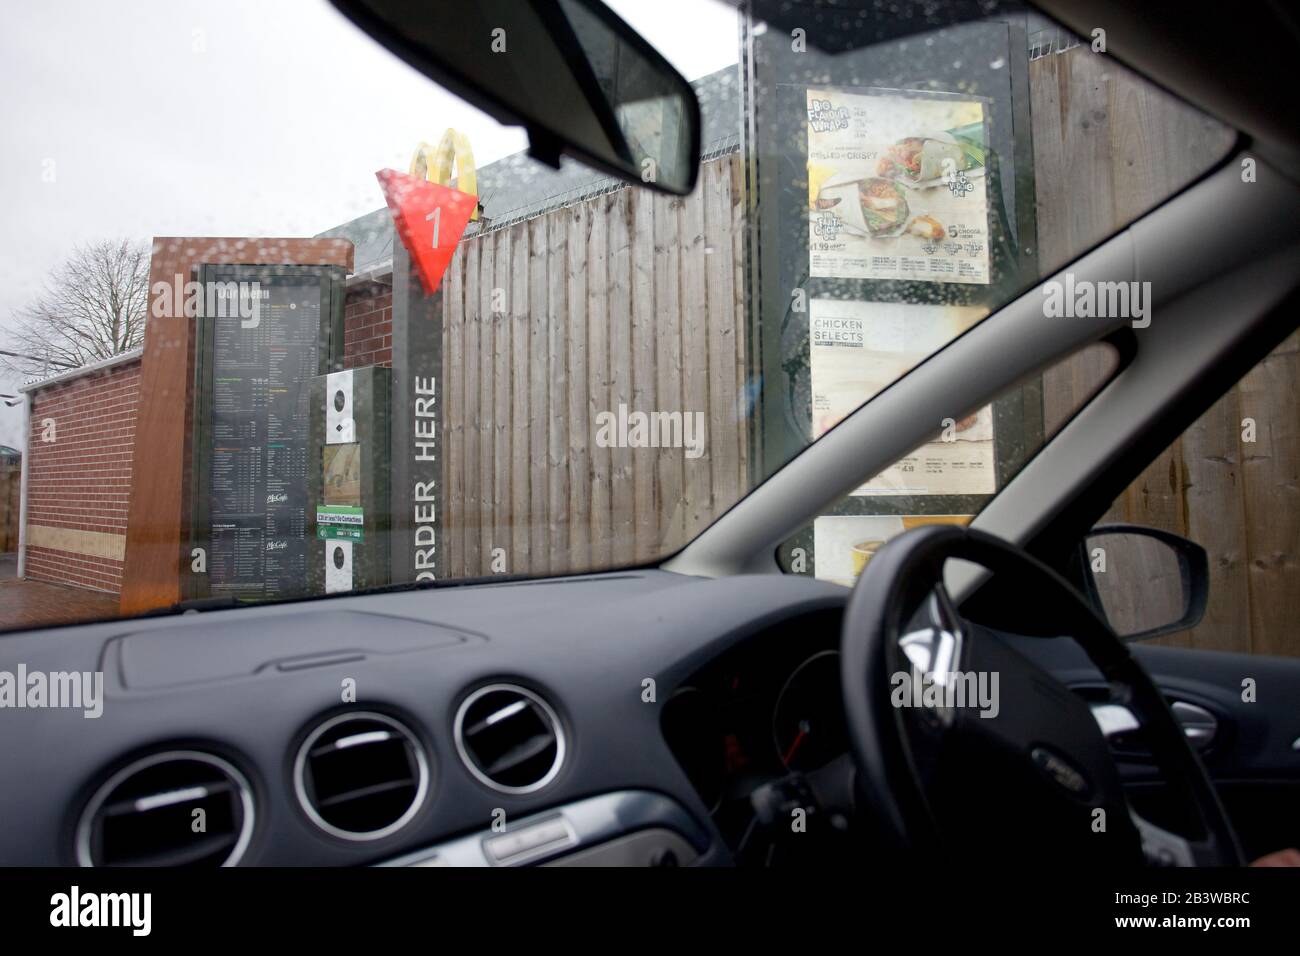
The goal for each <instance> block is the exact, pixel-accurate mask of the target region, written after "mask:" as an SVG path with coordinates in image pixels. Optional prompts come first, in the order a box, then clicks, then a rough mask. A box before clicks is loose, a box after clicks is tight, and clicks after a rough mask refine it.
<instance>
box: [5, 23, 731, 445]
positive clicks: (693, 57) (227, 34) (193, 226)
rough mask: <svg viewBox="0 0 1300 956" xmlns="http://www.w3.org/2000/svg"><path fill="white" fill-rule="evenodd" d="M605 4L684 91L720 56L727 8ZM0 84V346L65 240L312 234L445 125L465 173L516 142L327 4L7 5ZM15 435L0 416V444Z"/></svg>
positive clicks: (11, 421) (357, 206) (335, 220)
mask: <svg viewBox="0 0 1300 956" xmlns="http://www.w3.org/2000/svg"><path fill="white" fill-rule="evenodd" d="M429 2H430V3H434V2H440V0H429ZM608 2H609V5H610V6H611V7H613V8H614V9H615V10H617V11H618V13H619V14H620V15H621V16H622V17H623V18H624V19H625V20H627V21H628V22H629V23H630V24H631V25H632V26H634V27H635V28H636V29H637V30H639V31H640V32H641V34H642V35H643V36H645V37H646V38H647V39H648V40H649V41H650V43H652V44H653V45H654V46H655V47H656V48H657V49H659V50H660V51H661V52H662V53H663V54H664V55H665V56H666V57H667V58H668V59H669V60H670V61H671V62H672V63H673V65H674V66H676V67H677V68H678V69H679V70H681V72H682V73H683V74H685V75H686V76H687V77H688V78H689V79H695V78H697V77H699V76H702V75H704V74H706V73H709V72H711V71H713V70H716V69H718V68H720V67H722V66H725V65H727V64H729V63H734V62H735V60H736V54H737V39H736V34H737V30H736V13H735V10H734V8H732V7H729V6H726V5H723V4H721V3H714V2H709V0H608ZM0 91H3V92H0V129H2V130H3V131H4V132H3V135H4V149H3V150H0V208H3V210H4V222H3V227H2V228H0V338H4V336H3V334H2V333H3V332H4V330H5V329H6V328H7V327H8V326H9V324H10V322H11V317H12V313H13V311H14V309H16V308H19V307H21V306H22V305H23V304H25V303H26V302H28V301H30V300H31V298H32V297H33V296H35V295H36V294H37V293H38V292H39V291H40V287H41V284H42V281H43V279H44V277H45V276H46V274H47V273H48V272H49V270H50V269H52V268H53V267H54V266H55V265H57V264H58V263H59V262H60V261H62V259H63V258H64V257H65V256H66V255H67V253H68V251H69V250H70V249H71V248H72V247H73V246H74V245H76V244H77V243H81V242H90V241H94V240H98V239H103V238H115V237H119V236H120V237H127V238H131V239H140V240H147V239H149V238H151V237H153V236H165V235H179V236H207V235H217V236H230V235H241V236H242V235H250V236H258V235H282V236H310V235H314V234H316V233H319V232H321V231H323V230H325V229H328V228H329V227H331V226H334V225H337V224H339V223H342V222H346V221H347V220H349V219H352V218H354V217H356V216H359V215H362V214H363V213H367V212H370V211H372V210H374V209H377V208H379V207H380V206H382V205H383V197H382V194H381V193H380V191H379V187H378V184H377V183H376V181H375V177H374V173H375V171H376V170H378V169H381V168H383V167H388V166H391V167H394V168H397V169H402V170H404V169H405V168H406V165H407V163H408V162H409V160H410V155H411V151H412V149H413V148H414V146H415V145H416V143H418V142H419V141H420V140H426V141H430V142H436V140H437V139H438V137H439V136H441V134H442V131H443V130H444V129H446V128H447V127H448V126H454V127H456V128H457V129H459V130H461V131H462V132H464V133H466V134H467V135H468V136H469V138H470V141H471V143H472V144H473V147H474V154H475V159H476V161H477V162H478V163H479V164H480V165H482V164H485V163H488V162H491V161H492V160H494V159H499V158H500V157H502V156H505V155H508V154H510V153H513V152H516V151H518V150H520V149H522V148H524V146H525V145H526V137H525V136H524V135H523V133H522V132H521V131H520V130H518V129H516V128H507V127H503V126H500V125H498V124H497V123H496V122H495V121H494V120H492V119H490V118H489V117H487V116H486V115H484V114H482V113H480V112H479V111H478V110H476V109H474V108H473V107H470V106H468V105H466V104H465V103H463V102H462V101H461V100H459V99H457V98H456V97H454V96H452V95H450V94H448V93H446V92H444V91H443V90H442V89H441V88H440V87H438V86H436V85H435V84H433V83H432V82H430V81H429V80H427V79H425V78H424V77H423V76H421V75H420V74H419V73H416V72H415V71H414V70H412V69H410V68H409V67H407V66H406V65H405V64H403V63H401V62H400V61H399V60H397V59H396V58H395V57H393V56H392V55H390V54H389V53H387V52H386V51H384V50H383V49H381V48H380V47H379V46H378V45H376V44H374V43H373V42H372V41H370V40H369V39H367V38H366V37H365V36H363V35H362V34H361V33H360V32H358V31H357V30H356V29H355V28H354V27H353V26H352V25H351V24H350V23H348V22H347V21H346V20H345V19H344V18H343V17H342V16H340V15H339V14H338V13H336V12H335V11H334V9H333V8H332V7H331V6H330V5H329V4H328V3H326V2H325V0H275V2H268V0H237V2H236V0H207V2H204V0H132V2H129V3H127V2H121V3H118V2H114V3H104V2H94V0H52V2H43V3H33V4H15V5H11V6H10V8H9V9H7V10H6V28H5V30H4V31H0ZM46 170H52V171H53V179H54V181H53V182H46V181H45V178H44V177H43V175H42V174H43V173H44V172H45V171H46ZM17 384H18V383H17V382H15V381H13V380H12V379H11V378H6V374H5V373H0V392H10V393H11V392H13V390H14V388H15V387H16V386H17ZM21 424H22V420H21V407H19V408H13V409H8V408H3V407H2V406H0V444H7V445H14V446H16V447H22V445H23V442H22V435H21Z"/></svg>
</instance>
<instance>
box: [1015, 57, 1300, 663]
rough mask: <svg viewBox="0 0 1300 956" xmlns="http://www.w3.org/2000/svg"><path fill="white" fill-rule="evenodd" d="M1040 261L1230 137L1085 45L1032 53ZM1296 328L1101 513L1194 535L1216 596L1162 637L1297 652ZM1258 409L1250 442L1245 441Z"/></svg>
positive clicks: (1129, 211)
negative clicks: (1195, 619)
mask: <svg viewBox="0 0 1300 956" xmlns="http://www.w3.org/2000/svg"><path fill="white" fill-rule="evenodd" d="M1029 67H1030V72H1029V76H1030V89H1031V96H1032V97H1033V128H1034V153H1035V157H1036V160H1035V166H1036V168H1035V176H1036V180H1037V183H1038V188H1037V201H1038V242H1039V249H1040V260H1041V261H1043V262H1044V264H1045V265H1046V266H1048V267H1049V268H1054V267H1055V266H1058V265H1060V264H1062V263H1064V262H1066V261H1068V260H1069V259H1071V258H1073V257H1074V256H1076V255H1078V254H1079V253H1081V252H1083V251H1084V250H1086V249H1087V248H1088V247H1089V246H1091V245H1093V244H1094V243H1095V242H1097V241H1098V240H1100V239H1102V238H1104V237H1105V236H1107V235H1109V234H1111V233H1113V232H1115V231H1116V230H1118V229H1120V228H1122V227H1123V226H1125V225H1126V224H1128V223H1129V222H1131V221H1132V220H1133V219H1134V218H1135V217H1136V216H1137V215H1138V214H1139V213H1141V212H1142V211H1144V210H1146V209H1149V208H1151V207H1152V206H1154V205H1156V204H1157V203H1159V202H1160V201H1161V200H1163V199H1165V198H1166V197H1168V196H1169V195H1170V194H1171V193H1173V192H1175V191H1177V190H1178V189H1180V188H1181V187H1182V186H1184V185H1185V184H1186V183H1188V182H1189V181H1191V180H1192V179H1193V178H1194V177H1195V175H1196V174H1197V173H1198V172H1200V171H1201V170H1204V169H1206V168H1207V167H1209V166H1210V165H1211V164H1212V163H1213V162H1214V160H1216V159H1217V158H1218V157H1220V156H1222V155H1223V154H1224V152H1225V151H1226V150H1227V149H1228V147H1229V145H1230V144H1231V142H1232V140H1233V138H1234V134H1233V133H1232V131H1231V130H1228V129H1226V128H1224V127H1221V126H1219V125H1218V124H1217V123H1215V122H1213V121H1212V120H1207V119H1206V118H1205V117H1204V116H1202V115H1201V114H1199V113H1197V112H1196V111H1194V110H1192V109H1190V108H1188V107H1187V106H1185V105H1183V104H1182V103H1180V102H1179V101H1177V100H1175V99H1173V98H1172V97H1170V96H1168V95H1167V94H1165V93H1163V92H1161V91H1160V90H1159V89H1157V88H1155V87H1154V86H1153V85H1152V84H1150V83H1148V82H1146V81H1144V80H1140V79H1137V78H1136V77H1134V76H1133V75H1132V74H1130V73H1128V72H1127V71H1124V70H1121V69H1117V68H1115V67H1114V66H1113V65H1112V64H1110V63H1109V61H1108V60H1107V58H1106V57H1104V56H1096V55H1093V54H1092V53H1091V52H1090V50H1089V49H1088V47H1086V46H1083V47H1076V48H1075V49H1073V50H1070V51H1069V52H1067V53H1064V54H1060V55H1051V56H1046V57H1043V58H1041V59H1036V60H1034V61H1032V62H1031V63H1030V65H1029ZM1298 343H1300V338H1298V337H1297V336H1296V335H1292V336H1291V337H1290V338H1289V339H1287V341H1286V342H1285V343H1284V344H1283V345H1281V346H1280V347H1279V348H1278V349H1276V350H1275V351H1274V352H1273V353H1272V354H1271V355H1270V356H1269V357H1268V358H1267V359H1265V360H1264V362H1262V363H1261V364H1260V365H1259V366H1258V367H1256V368H1255V370H1254V371H1252V372H1251V373H1250V374H1248V375H1247V376H1246V377H1245V378H1244V379H1243V380H1242V381H1241V383H1240V384H1238V385H1237V386H1236V387H1234V388H1233V389H1232V390H1231V391H1229V392H1228V393H1227V394H1226V395H1225V396H1224V397H1223V398H1222V399H1220V400H1219V402H1218V403H1217V404H1215V405H1214V407H1213V408H1211V409H1210V410H1209V411H1208V412H1207V413H1206V414H1205V415H1203V416H1202V417H1201V418H1200V419H1199V420H1198V421H1197V422H1196V423H1195V424H1194V425H1192V426H1191V427H1190V428H1188V429H1187V431H1186V432H1185V433H1184V434H1183V435H1182V436H1181V437H1180V438H1179V439H1178V440H1177V441H1175V442H1174V443H1173V445H1172V446H1170V447H1169V448H1168V449H1166V450H1164V451H1162V452H1161V453H1160V455H1159V456H1158V457H1157V458H1156V460H1155V461H1154V462H1152V464H1151V465H1150V467H1148V468H1147V469H1146V470H1145V471H1144V472H1143V473H1142V475H1141V476H1140V477H1139V478H1138V479H1137V480H1136V481H1135V482H1133V484H1132V485H1130V486H1129V488H1128V489H1126V491H1125V492H1124V494H1123V495H1121V496H1120V498H1119V499H1118V500H1117V501H1116V502H1115V504H1114V505H1113V506H1112V507H1111V509H1110V511H1109V512H1108V513H1107V515H1106V517H1105V519H1104V520H1106V521H1126V522H1132V523H1134V524H1143V525H1151V526H1154V527H1158V528H1164V529H1167V530H1169V531H1173V532H1175V533H1177V534H1181V535H1185V536H1187V537H1189V538H1191V539H1192V540H1194V541H1196V542H1198V543H1199V544H1201V545H1202V546H1203V547H1204V548H1205V549H1206V551H1207V552H1208V553H1209V559H1210V602H1209V607H1208V610H1207V612H1206V616H1205V619H1204V620H1203V622H1202V623H1201V624H1200V625H1199V626H1198V627H1196V628H1194V629H1193V630H1191V631H1189V632H1186V633H1183V634H1175V635H1171V636H1170V637H1168V638H1162V639H1161V641H1160V642H1161V643H1165V644H1171V645H1176V646H1183V647H1197V648H1207V649H1215V650H1225V651H1240V652H1247V653H1257V654H1291V655H1297V654H1300V644H1297V641H1296V637H1295V633H1294V632H1295V626H1296V622H1297V621H1300V350H1298ZM1101 363H1102V359H1101V358H1100V357H1099V355H1098V354H1096V353H1092V354H1089V355H1087V356H1082V357H1080V358H1079V360H1078V361H1074V362H1071V363H1067V364H1066V365H1065V366H1064V367H1062V368H1060V369H1057V370H1053V371H1052V372H1049V373H1048V375H1047V376H1045V379H1044V387H1043V394H1044V404H1045V408H1044V412H1045V419H1046V424H1047V427H1048V430H1049V431H1051V430H1052V429H1053V428H1054V427H1055V425H1056V424H1057V423H1059V422H1060V421H1061V419H1062V418H1063V417H1064V416H1066V415H1068V414H1069V412H1070V411H1071V410H1072V409H1073V408H1074V407H1075V406H1076V404H1077V402H1078V401H1079V398H1080V396H1081V395H1083V394H1084V393H1085V392H1087V391H1089V390H1091V388H1092V387H1093V385H1094V384H1095V383H1096V381H1097V380H1098V378H1099V377H1100V376H1101V374H1102V364H1101ZM1247 418H1250V419H1253V420H1254V422H1255V425H1256V434H1255V438H1256V440H1255V441H1254V442H1246V441H1243V440H1242V433H1243V420H1244V419H1247Z"/></svg>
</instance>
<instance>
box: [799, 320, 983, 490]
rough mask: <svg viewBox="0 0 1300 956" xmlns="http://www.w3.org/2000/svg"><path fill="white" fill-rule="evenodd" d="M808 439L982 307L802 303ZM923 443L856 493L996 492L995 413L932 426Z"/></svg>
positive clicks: (960, 327) (938, 345)
mask: <svg viewBox="0 0 1300 956" xmlns="http://www.w3.org/2000/svg"><path fill="white" fill-rule="evenodd" d="M808 313H809V317H808V321H809V345H808V349H809V367H810V371H811V381H812V427H813V436H812V437H813V438H814V439H815V438H819V437H820V436H821V435H822V434H824V433H825V432H826V431H828V430H829V429H830V428H832V427H834V426H835V425H836V424H837V423H838V422H839V421H840V420H841V419H843V418H844V417H845V416H846V415H848V414H849V413H850V412H852V411H853V410H854V409H856V408H857V407H858V406H860V405H861V404H863V403H864V402H866V401H867V400H868V399H870V398H871V397H872V396H874V395H875V394H877V393H878V392H880V391H882V390H883V389H885V388H886V387H887V386H889V385H890V384H892V383H893V382H895V381H897V380H898V379H899V378H901V377H902V376H903V375H905V374H907V372H908V371H909V370H911V369H912V368H913V367H914V366H915V365H917V364H918V363H919V362H920V361H922V360H923V359H924V358H925V357H926V356H928V355H930V354H932V353H934V352H936V351H938V350H939V349H941V348H943V346H944V345H946V344H947V343H948V342H950V341H952V340H953V339H954V338H956V337H957V336H958V335H960V334H961V333H962V332H964V331H966V330H967V329H968V328H970V327H971V326H972V325H974V324H975V323H976V322H978V321H979V320H980V319H982V318H983V317H984V316H985V315H986V314H987V310H986V309H985V308H983V307H982V306H956V305H914V304H911V303H903V302H854V301H846V300H842V299H813V300H811V301H810V302H809V306H808ZM935 431H936V432H938V433H939V440H937V441H933V442H929V443H927V444H925V445H922V446H921V447H920V448H918V449H917V450H915V451H914V452H912V453H911V454H909V455H907V456H905V457H903V458H901V459H899V460H898V461H896V462H895V463H894V464H892V465H891V466H890V467H888V468H886V469H885V470H884V471H882V472H880V473H879V474H878V475H876V476H875V477H873V478H871V479H870V480H869V481H867V483H866V484H864V485H862V486H861V487H859V488H858V489H857V490H856V491H854V492H853V493H854V494H855V495H984V494H992V493H993V492H995V491H996V490H997V487H996V480H997V477H996V474H995V469H994V432H993V409H992V406H987V405H986V406H985V407H984V408H982V409H980V410H979V411H978V412H976V413H975V414H973V415H970V416H966V417H963V418H961V419H957V418H954V419H953V421H952V422H951V424H950V425H949V426H948V428H947V429H944V428H943V423H942V422H935Z"/></svg>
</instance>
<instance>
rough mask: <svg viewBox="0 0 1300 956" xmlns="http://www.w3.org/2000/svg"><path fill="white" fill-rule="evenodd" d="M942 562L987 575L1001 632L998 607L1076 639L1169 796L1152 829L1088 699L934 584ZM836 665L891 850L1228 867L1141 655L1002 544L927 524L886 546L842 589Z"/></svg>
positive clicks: (1049, 634)
mask: <svg viewBox="0 0 1300 956" xmlns="http://www.w3.org/2000/svg"><path fill="white" fill-rule="evenodd" d="M949 559H961V560H965V561H970V562H973V563H974V564H976V565H979V566H980V567H982V568H984V569H986V570H987V571H989V572H991V577H990V578H989V579H988V580H987V581H986V583H985V587H992V588H993V589H994V590H993V595H994V596H995V599H996V601H997V602H998V603H997V604H996V607H997V608H998V609H999V615H1000V616H999V627H1000V628H1001V627H1003V626H1004V621H1003V620H1002V618H1005V619H1006V620H1008V621H1011V622H1012V623H1013V624H1014V627H1012V628H1009V630H1012V631H1014V632H1015V633H1016V634H1020V635H1023V636H1026V637H1034V638H1043V639H1052V638H1058V639H1062V638H1067V637H1068V638H1073V639H1074V640H1075V641H1076V642H1077V643H1078V644H1079V645H1080V646H1081V647H1082V649H1083V650H1084V652H1085V653H1086V654H1087V655H1088V657H1089V658H1090V659H1091V660H1092V662H1093V663H1094V664H1095V665H1096V666H1097V668H1098V669H1099V670H1100V671H1101V673H1102V675H1103V676H1104V677H1105V678H1106V680H1107V681H1108V682H1109V687H1110V695H1111V701H1112V702H1114V703H1117V704H1122V705H1123V706H1125V707H1127V708H1128V709H1129V710H1130V711H1132V712H1133V713H1134V715H1135V716H1136V717H1137V719H1138V720H1139V721H1140V723H1141V728H1142V734H1143V739H1144V742H1145V743H1146V745H1147V747H1148V748H1149V750H1150V752H1151V756H1152V759H1153V762H1154V763H1155V765H1156V767H1157V768H1158V770H1159V771H1160V773H1161V775H1162V777H1163V779H1164V782H1165V783H1166V784H1167V787H1168V790H1169V791H1170V793H1171V794H1172V795H1173V797H1174V798H1175V799H1174V802H1173V803H1172V804H1171V805H1170V807H1169V808H1168V809H1167V810H1166V811H1165V812H1164V813H1162V815H1161V822H1162V824H1164V825H1163V826H1157V825H1156V824H1154V823H1151V822H1150V821H1148V820H1146V819H1144V818H1143V817H1141V816H1139V815H1138V814H1137V813H1136V812H1134V811H1133V809H1132V808H1131V807H1130V806H1129V803H1128V800H1127V798H1126V795H1125V792H1124V788H1123V785H1122V783H1121V780H1120V775H1119V771H1118V770H1117V768H1116V766H1115V762H1114V759H1113V757H1112V754H1111V752H1110V749H1109V747H1108V746H1107V743H1106V740H1105V737H1104V736H1103V735H1102V732H1101V729H1100V728H1099V727H1098V724H1097V721H1096V719H1095V718H1094V717H1093V714H1092V711H1091V708H1090V706H1089V703H1088V701H1086V700H1084V699H1083V698H1082V697H1081V696H1079V695H1078V694H1076V693H1074V692H1073V691H1071V690H1070V689H1069V688H1068V687H1066V686H1065V685H1064V684H1062V683H1061V682H1060V681H1058V680H1057V679H1056V678H1055V677H1053V676H1052V675H1051V674H1050V673H1048V672H1047V671H1045V670H1043V669H1042V668H1041V667H1038V666H1037V665H1036V664H1034V663H1033V662H1032V661H1031V660H1029V659H1028V658H1027V657H1025V656H1024V655H1023V654H1021V653H1020V652H1018V651H1017V650H1016V649H1015V648H1014V646H1013V642H1012V641H1009V640H1007V639H1006V638H1005V637H1004V636H1003V635H1002V634H999V633H995V632H994V631H992V630H989V629H987V628H984V627H981V626H979V625H977V624H974V623H973V622H969V621H966V620H963V619H962V618H961V617H960V616H959V615H958V613H957V611H956V609H955V608H954V606H953V604H952V601H951V599H950V598H949V595H948V592H947V589H946V588H945V587H944V583H943V569H944V564H945V562H946V561H948V560H949ZM840 660H841V683H842V689H843V694H844V711H845V719H846V721H847V724H848V732H849V739H850V742H851V746H852V752H853V759H854V763H855V765H856V768H857V782H858V788H859V791H860V793H861V794H862V795H863V797H865V799H866V800H867V801H868V803H869V805H870V806H871V807H872V808H873V809H874V811H875V819H876V821H877V824H878V828H879V830H880V833H881V836H882V837H884V838H885V839H886V840H887V841H889V842H890V843H892V844H893V845H894V846H895V847H896V848H898V849H900V850H910V851H915V850H932V851H936V852H950V851H953V850H958V849H969V850H972V851H976V852H993V853H996V854H997V856H996V857H994V858H997V859H1004V860H1005V859H1016V858H1019V859H1021V860H1023V861H1031V860H1039V861H1048V860H1051V859H1056V860H1060V861H1063V862H1066V863H1069V864H1071V865H1073V864H1075V863H1078V862H1084V863H1095V864H1098V865H1114V864H1115V863H1123V864H1132V863H1137V864H1141V863H1143V862H1145V863H1147V864H1150V865H1166V866H1213V865H1229V866H1240V865H1241V864H1242V857H1241V850H1240V847H1239V845H1238V842H1237V838H1236V834H1235V833H1234V832H1233V829H1232V825H1231V823H1230V822H1229V821H1228V818H1227V815H1226V814H1225V812H1224V810H1223V806H1222V804H1220V802H1219V798H1218V795H1217V793H1216V792H1215V790H1214V786H1213V785H1212V784H1211V782H1210V779H1209V777H1208V776H1207V775H1206V772H1205V768H1204V767H1203V766H1202V764H1201V761H1200V759H1199V758H1198V757H1197V755H1196V753H1195V751H1194V750H1193V749H1192V747H1191V745H1190V744H1189V743H1188V741H1187V738H1186V736H1185V735H1184V733H1183V730H1182V728H1181V727H1180V726H1179V724H1178V722H1177V721H1176V720H1175V718H1174V716H1173V714H1172V713H1171V712H1170V710H1169V706H1168V704H1167V703H1166V702H1165V699H1164V697H1163V696H1162V695H1161V693H1160V691H1159V690H1158V689H1157V688H1156V686H1155V684H1154V683H1153V682H1152V680H1151V678H1150V676H1149V675H1148V674H1147V673H1146V671H1145V670H1144V669H1143V668H1142V665H1141V664H1139V663H1138V661H1137V660H1136V659H1135V658H1134V657H1133V655H1132V654H1130V653H1129V651H1128V648H1127V647H1126V646H1125V645H1124V643H1123V641H1121V640H1120V638H1119V637H1118V636H1116V634H1115V633H1114V631H1112V630H1111V628H1110V626H1109V625H1108V624H1107V623H1106V622H1105V621H1104V620H1103V619H1102V618H1101V617H1100V616H1099V615H1098V614H1097V613H1096V612H1095V611H1094V610H1093V608H1092V607H1090V606H1089V605H1088V604H1087V603H1086V601H1085V599H1084V598H1083V597H1082V596H1081V595H1080V594H1079V593H1078V592H1077V591H1076V590H1075V589H1074V588H1073V587H1072V586H1071V585H1070V584H1069V583H1068V582H1067V581H1066V580H1065V579H1064V578H1062V577H1061V576H1060V575H1058V574H1056V572H1054V571H1053V570H1052V569H1050V568H1048V567H1047V566H1046V565H1044V564H1043V563H1041V562H1040V561H1038V560H1037V559H1035V558H1034V557H1032V556H1031V555H1029V554H1028V553H1026V552H1025V551H1022V550H1021V549H1019V548H1017V547H1014V546H1012V545H1010V544H1008V543H1007V542H1005V541H1003V540H1001V539H1000V538H997V537H994V536H993V535H990V534H987V533H983V532H980V531H976V530H973V529H968V528H962V527H957V526H952V525H931V526H927V527H922V528H917V529H915V530H912V531H909V532H907V533H905V534H902V535H899V536H898V537H897V538H894V539H893V540H891V541H890V542H888V543H887V544H886V545H885V546H884V547H882V548H881V549H880V550H879V551H878V552H877V553H876V554H875V555H874V556H873V557H872V559H871V561H870V563H869V564H868V565H867V567H866V568H865V569H864V571H863V573H862V575H861V577H860V578H859V579H858V582H857V585H856V587H855V588H854V590H853V594H852V596H851V597H850V599H849V603H848V608H847V610H846V612H845V615H844V625H843V635H842V638H841V657H840ZM1166 814H1168V816H1169V819H1166V818H1165V815H1166ZM1166 827H1167V828H1166Z"/></svg>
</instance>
